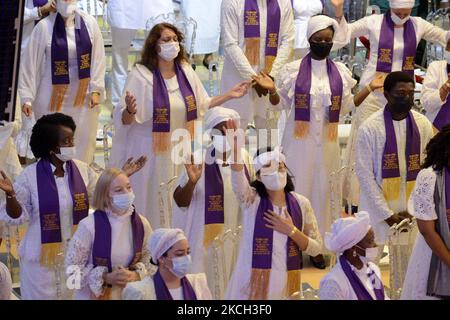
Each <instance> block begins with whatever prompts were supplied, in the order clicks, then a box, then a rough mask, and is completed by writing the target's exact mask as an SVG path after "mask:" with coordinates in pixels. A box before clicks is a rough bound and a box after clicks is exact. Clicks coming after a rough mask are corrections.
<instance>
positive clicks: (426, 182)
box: [401, 168, 438, 300]
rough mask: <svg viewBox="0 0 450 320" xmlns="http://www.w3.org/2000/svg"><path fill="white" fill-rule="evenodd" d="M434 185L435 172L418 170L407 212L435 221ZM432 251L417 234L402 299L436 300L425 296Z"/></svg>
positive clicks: (429, 169) (428, 169) (419, 217)
mask: <svg viewBox="0 0 450 320" xmlns="http://www.w3.org/2000/svg"><path fill="white" fill-rule="evenodd" d="M435 186H436V172H435V171H434V170H433V169H432V168H427V169H424V170H422V171H420V172H419V175H418V176H417V180H416V186H415V188H414V191H413V192H412V193H411V197H410V198H409V203H408V209H409V212H410V213H411V214H412V215H413V216H414V217H416V218H417V219H420V220H424V221H436V220H437V219H438V216H437V214H436V209H435V203H434V190H435ZM432 254H433V252H432V251H431V248H430V247H429V246H428V244H427V242H426V241H425V238H424V237H423V235H422V234H421V233H420V232H419V233H418V234H417V238H416V243H415V245H414V249H413V251H412V253H411V257H410V259H409V264H408V270H407V271H406V276H405V281H404V283H403V290H402V295H401V299H402V300H437V298H436V297H431V296H427V285H428V274H429V273H430V263H431V256H432Z"/></svg>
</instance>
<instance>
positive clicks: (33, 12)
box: [23, 5, 39, 25]
mask: <svg viewBox="0 0 450 320" xmlns="http://www.w3.org/2000/svg"><path fill="white" fill-rule="evenodd" d="M36 20H39V14H38V7H34V8H27V6H26V5H25V8H24V11H23V24H24V25H25V24H28V23H33V22H34V21H36Z"/></svg>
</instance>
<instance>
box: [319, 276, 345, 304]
mask: <svg viewBox="0 0 450 320" xmlns="http://www.w3.org/2000/svg"><path fill="white" fill-rule="evenodd" d="M319 297H320V300H345V297H344V295H343V294H342V290H341V288H340V287H339V285H338V283H337V282H336V281H335V280H332V279H324V280H322V282H321V283H320V288H319Z"/></svg>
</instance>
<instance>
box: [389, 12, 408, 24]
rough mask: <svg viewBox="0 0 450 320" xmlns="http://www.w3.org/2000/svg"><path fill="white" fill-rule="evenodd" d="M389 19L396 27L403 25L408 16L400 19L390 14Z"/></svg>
mask: <svg viewBox="0 0 450 320" xmlns="http://www.w3.org/2000/svg"><path fill="white" fill-rule="evenodd" d="M391 19H392V21H393V22H394V24H396V25H397V26H401V25H403V24H405V22H406V21H408V20H409V16H407V17H406V18H403V19H400V18H399V17H398V16H397V15H396V14H395V13H393V12H392V13H391Z"/></svg>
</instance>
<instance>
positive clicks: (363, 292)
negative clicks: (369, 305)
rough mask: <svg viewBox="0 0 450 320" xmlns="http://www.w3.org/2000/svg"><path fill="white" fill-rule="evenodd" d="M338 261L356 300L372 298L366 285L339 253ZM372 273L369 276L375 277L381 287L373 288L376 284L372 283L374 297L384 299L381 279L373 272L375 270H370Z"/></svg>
mask: <svg viewBox="0 0 450 320" xmlns="http://www.w3.org/2000/svg"><path fill="white" fill-rule="evenodd" d="M339 262H340V264H341V268H342V270H343V271H344V273H345V276H346V277H347V279H348V281H349V282H350V285H351V286H352V288H353V291H354V292H355V294H356V296H357V297H358V300H373V298H372V296H371V295H370V293H369V292H368V291H367V289H366V287H365V286H364V285H363V284H362V282H361V280H360V279H359V278H358V276H357V275H356V274H355V272H354V271H353V270H352V268H351V267H350V264H349V263H348V261H347V259H346V258H345V257H344V255H341V256H340V257H339ZM372 273H373V274H371V276H374V277H375V279H377V280H378V281H379V283H380V284H381V288H380V289H376V288H375V285H376V284H375V283H373V285H374V292H375V297H376V298H377V300H384V288H383V283H382V282H381V279H379V278H378V276H377V275H376V274H375V272H374V271H373V270H372Z"/></svg>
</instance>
